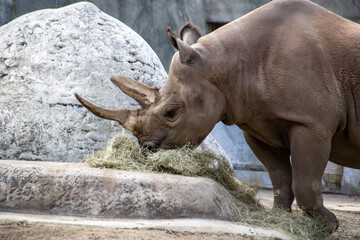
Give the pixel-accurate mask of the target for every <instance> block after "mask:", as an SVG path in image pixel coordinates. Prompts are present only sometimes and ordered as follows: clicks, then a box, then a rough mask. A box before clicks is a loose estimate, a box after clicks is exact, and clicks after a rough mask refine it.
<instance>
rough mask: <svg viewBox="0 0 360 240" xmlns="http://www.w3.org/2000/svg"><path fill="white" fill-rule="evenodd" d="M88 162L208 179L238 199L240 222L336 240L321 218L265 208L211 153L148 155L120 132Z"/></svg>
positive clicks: (299, 236) (302, 236)
mask: <svg viewBox="0 0 360 240" xmlns="http://www.w3.org/2000/svg"><path fill="white" fill-rule="evenodd" d="M85 162H86V163H87V164H89V165H90V166H92V167H99V168H115V169H120V170H126V171H140V172H158V173H170V174H178V175H184V176H191V177H207V178H210V179H213V180H215V181H217V182H219V183H220V184H221V185H223V186H224V187H225V188H226V189H227V190H228V191H229V192H230V193H231V195H232V196H233V197H234V198H235V201H236V203H237V206H238V208H237V211H236V212H235V213H234V216H235V217H234V220H235V221H237V222H239V223H242V224H243V223H245V224H249V225H256V226H261V227H268V228H273V229H278V230H280V231H283V232H287V233H290V234H291V236H292V237H294V239H310V240H312V239H314V240H315V239H333V238H332V236H331V235H330V234H329V229H328V228H327V224H326V223H325V222H324V221H322V220H321V219H314V218H310V217H308V216H304V215H303V214H302V213H301V212H299V211H296V212H293V213H288V212H285V211H282V210H271V211H269V210H266V209H264V208H263V207H262V206H261V205H260V204H259V201H258V200H257V199H256V197H255V195H256V193H257V190H258V188H256V187H254V186H251V185H249V184H248V183H244V182H240V181H238V180H237V179H236V178H235V177H234V172H233V169H232V167H231V166H230V164H229V162H228V161H227V160H226V159H224V158H221V157H218V156H215V155H214V154H212V153H210V152H199V151H196V150H192V149H190V148H189V146H185V147H182V148H179V149H174V150H160V151H158V152H156V153H149V152H147V151H146V150H144V149H141V147H140V146H139V144H138V142H137V140H136V138H135V137H133V136H132V135H130V134H125V133H119V134H118V135H117V136H115V137H114V138H113V139H111V140H110V141H109V142H108V144H107V146H106V149H105V150H99V151H95V152H94V153H93V154H91V155H88V156H86V157H85Z"/></svg>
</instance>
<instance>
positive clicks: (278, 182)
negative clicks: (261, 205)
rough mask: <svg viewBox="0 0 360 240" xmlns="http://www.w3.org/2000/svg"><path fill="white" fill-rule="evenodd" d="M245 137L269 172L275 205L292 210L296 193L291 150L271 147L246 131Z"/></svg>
mask: <svg viewBox="0 0 360 240" xmlns="http://www.w3.org/2000/svg"><path fill="white" fill-rule="evenodd" d="M244 137H245V140H246V142H247V143H248V144H249V146H250V148H251V150H252V151H253V152H254V153H255V155H256V157H257V158H258V159H259V160H260V161H261V162H262V163H263V164H264V166H265V168H266V169H267V171H268V173H269V176H270V179H271V183H272V185H273V192H274V205H273V207H274V208H281V209H284V210H287V211H291V204H292V202H293V201H294V194H293V192H292V188H291V182H292V173H291V165H290V159H289V155H290V154H289V151H288V150H285V149H279V148H274V147H271V146H269V145H267V144H265V143H264V142H262V141H260V140H258V139H257V138H255V137H253V136H252V135H250V134H249V133H246V132H244Z"/></svg>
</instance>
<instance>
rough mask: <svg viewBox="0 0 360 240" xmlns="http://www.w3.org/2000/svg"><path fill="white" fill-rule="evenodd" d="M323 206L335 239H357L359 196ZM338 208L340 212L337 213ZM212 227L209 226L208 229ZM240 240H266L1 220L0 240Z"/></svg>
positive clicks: (264, 197) (267, 195)
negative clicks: (331, 217) (333, 221)
mask: <svg viewBox="0 0 360 240" xmlns="http://www.w3.org/2000/svg"><path fill="white" fill-rule="evenodd" d="M259 197H260V201H261V203H262V204H263V205H264V206H265V207H267V208H269V207H270V206H271V204H272V200H271V199H272V194H271V192H270V191H262V192H260V195H259ZM324 201H325V205H326V206H327V207H328V208H330V209H331V210H332V211H333V212H334V213H335V215H336V216H337V218H338V220H339V222H340V226H339V229H338V230H337V231H336V232H335V233H334V234H333V235H332V236H333V238H334V239H339V240H343V239H347V240H356V239H359V240H360V205H359V204H360V196H355V197H349V196H345V195H335V194H324ZM339 209H340V210H339ZM209 228H211V226H209ZM3 239H7V240H19V239H20V240H21V239H26V240H31V239H34V240H35V239H36V240H45V239H46V240H48V239H49V240H60V239H61V240H63V239H65V240H66V239H70V240H75V239H76V240H78V239H79V240H105V239H106V240H108V239H124V240H125V239H126V240H132V239H136V240H138V239H141V240H168V239H176V240H198V239H201V240H216V239H219V240H220V239H221V240H233V239H234V240H239V239H265V238H253V237H249V236H242V235H234V234H224V233H223V234H214V233H198V232H197V233H194V232H176V231H169V230H159V229H148V230H146V229H122V228H105V227H91V226H74V225H60V224H49V223H30V222H28V221H4V220H1V221H0V240H3Z"/></svg>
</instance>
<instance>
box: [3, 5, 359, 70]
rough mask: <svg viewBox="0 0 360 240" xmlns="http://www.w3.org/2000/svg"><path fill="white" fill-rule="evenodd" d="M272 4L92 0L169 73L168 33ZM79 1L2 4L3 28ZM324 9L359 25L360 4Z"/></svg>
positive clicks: (204, 25)
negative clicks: (143, 44)
mask: <svg viewBox="0 0 360 240" xmlns="http://www.w3.org/2000/svg"><path fill="white" fill-rule="evenodd" d="M269 1H270V0H191V1H190V0H189V1H185V0H90V1H89V2H92V3H94V4H95V5H97V6H98V7H99V8H100V9H101V10H102V11H104V12H106V13H108V14H109V15H111V16H113V17H115V18H117V19H119V20H120V21H122V22H123V23H125V24H126V25H128V26H129V27H131V28H132V29H133V30H135V31H136V32H137V33H139V34H140V35H141V36H142V37H143V38H144V39H145V41H147V42H148V43H149V44H150V46H151V47H152V48H153V49H154V51H155V52H156V53H157V54H158V56H159V58H160V60H161V62H162V63H163V65H164V67H165V69H166V70H168V68H169V65H170V61H171V57H172V55H173V54H174V52H175V50H174V49H173V47H172V46H171V45H170V44H169V42H168V39H167V35H166V29H167V27H168V26H170V27H171V28H172V29H173V31H175V32H177V30H178V29H179V27H180V26H181V25H182V24H184V23H186V22H187V21H192V22H193V23H194V24H196V25H198V26H199V27H200V29H201V30H202V33H203V34H205V33H207V32H208V27H207V23H208V22H230V21H232V20H234V19H236V18H238V17H240V16H242V15H244V14H246V13H247V12H249V11H252V10H254V9H255V8H257V7H259V6H261V5H263V4H265V3H267V2H269ZM75 2H79V0H0V25H2V24H4V23H7V22H9V21H10V20H12V19H14V18H15V17H18V16H20V15H23V14H25V13H28V12H31V11H35V10H38V9H43V8H58V7H62V6H66V5H68V4H71V3H75ZM314 2H316V3H318V4H320V5H322V6H323V7H325V8H327V9H329V10H331V11H333V12H336V13H338V14H340V15H342V16H344V17H346V18H348V19H350V20H352V21H356V22H359V23H360V1H359V0H314Z"/></svg>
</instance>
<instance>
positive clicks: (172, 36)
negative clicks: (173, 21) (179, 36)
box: [167, 27, 179, 50]
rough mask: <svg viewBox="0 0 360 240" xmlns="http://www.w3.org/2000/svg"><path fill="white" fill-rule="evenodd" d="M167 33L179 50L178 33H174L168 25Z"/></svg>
mask: <svg viewBox="0 0 360 240" xmlns="http://www.w3.org/2000/svg"><path fill="white" fill-rule="evenodd" d="M167 35H168V38H169V40H170V43H171V44H172V45H173V47H174V48H176V49H177V50H179V48H178V45H177V42H176V35H175V33H173V32H172V31H171V28H170V27H168V29H167Z"/></svg>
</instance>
